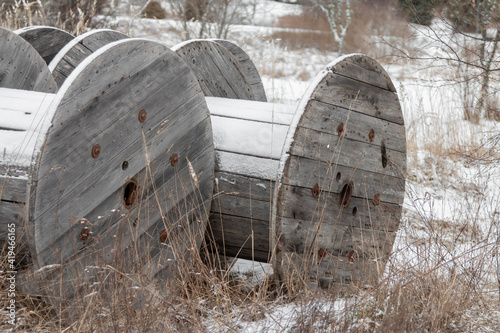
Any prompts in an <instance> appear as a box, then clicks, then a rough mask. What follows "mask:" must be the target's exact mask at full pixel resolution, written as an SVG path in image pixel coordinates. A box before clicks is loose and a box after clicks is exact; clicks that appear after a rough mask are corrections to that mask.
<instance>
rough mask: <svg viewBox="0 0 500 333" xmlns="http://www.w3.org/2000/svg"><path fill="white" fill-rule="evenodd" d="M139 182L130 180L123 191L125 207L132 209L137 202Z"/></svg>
mask: <svg viewBox="0 0 500 333" xmlns="http://www.w3.org/2000/svg"><path fill="white" fill-rule="evenodd" d="M137 196H138V195H137V182H136V181H135V180H129V181H128V182H127V184H125V188H124V189H123V205H124V206H125V208H127V209H130V208H132V206H134V205H135V203H136V202H137Z"/></svg>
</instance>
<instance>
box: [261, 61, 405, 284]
mask: <svg viewBox="0 0 500 333" xmlns="http://www.w3.org/2000/svg"><path fill="white" fill-rule="evenodd" d="M315 81H316V82H318V84H317V86H316V87H312V88H310V90H309V91H308V92H307V93H306V95H305V96H304V97H303V99H302V102H301V104H300V105H299V107H298V111H297V114H296V115H295V119H294V120H293V121H292V125H291V130H290V131H289V133H288V138H287V140H286V145H285V147H284V150H283V153H284V154H283V157H282V159H281V161H280V171H279V174H280V175H282V177H281V178H280V179H278V180H279V182H280V186H278V190H277V193H276V196H275V198H276V200H275V201H274V203H273V204H274V212H275V214H276V215H273V221H272V225H271V229H272V231H271V232H272V234H271V235H272V236H271V238H270V240H271V247H272V248H276V249H277V251H276V253H275V257H274V262H273V264H274V268H275V272H277V274H278V276H279V277H280V278H281V279H288V278H289V277H290V276H293V275H294V274H301V275H304V276H303V277H304V278H305V279H306V280H305V281H306V282H307V280H308V279H311V281H315V282H317V283H320V284H321V285H322V286H325V285H328V284H329V283H326V282H325V281H330V280H331V281H340V282H342V281H344V282H345V281H364V282H367V281H372V278H373V277H374V276H376V275H377V274H378V273H380V272H382V271H383V263H384V262H385V261H386V260H387V257H388V255H389V253H390V251H391V249H392V244H393V241H394V235H395V231H396V230H397V228H398V225H399V219H400V216H401V207H402V203H403V198H404V190H405V185H404V183H405V178H406V140H405V136H404V120H403V115H402V112H401V107H400V105H399V101H398V98H397V95H396V94H395V92H394V91H395V90H394V86H393V85H392V83H390V79H389V77H388V76H387V74H386V73H385V71H384V70H383V69H382V68H381V67H380V65H378V64H377V63H376V62H375V61H374V60H373V59H370V58H367V57H365V56H361V55H353V56H345V57H342V58H340V59H338V60H337V61H335V62H334V63H332V64H331V65H329V66H328V67H327V70H326V71H325V72H323V73H320V74H319V75H318V77H317V78H316V79H315ZM346 256H347V258H346ZM345 260H347V261H349V262H353V263H356V264H355V265H353V266H352V267H351V266H349V265H347V266H342V268H340V269H338V270H336V269H330V268H329V267H333V266H335V264H336V262H337V261H338V262H342V261H345ZM371 260H376V261H377V262H378V263H380V265H379V266H378V267H375V268H379V270H378V271H377V270H374V266H373V265H371V264H369V262H370V261H371ZM365 263H366V265H365ZM361 268H363V269H361Z"/></svg>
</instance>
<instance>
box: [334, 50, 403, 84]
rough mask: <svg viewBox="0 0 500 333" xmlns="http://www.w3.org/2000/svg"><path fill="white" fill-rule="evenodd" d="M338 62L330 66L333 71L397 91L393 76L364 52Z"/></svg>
mask: <svg viewBox="0 0 500 333" xmlns="http://www.w3.org/2000/svg"><path fill="white" fill-rule="evenodd" d="M336 62H338V63H339V65H337V64H332V65H331V66H330V68H331V70H332V72H333V73H336V74H339V75H343V76H346V77H348V78H351V79H354V80H358V81H361V82H364V83H368V84H371V85H373V86H376V87H379V88H382V89H386V90H389V91H392V92H394V93H395V92H396V88H395V87H394V84H393V83H392V80H391V78H390V77H389V75H388V74H387V72H386V71H385V69H384V68H383V67H382V66H380V64H379V63H378V62H377V61H376V60H374V59H371V58H368V57H366V56H364V55H362V54H350V55H348V56H347V57H344V58H339V59H337V60H336Z"/></svg>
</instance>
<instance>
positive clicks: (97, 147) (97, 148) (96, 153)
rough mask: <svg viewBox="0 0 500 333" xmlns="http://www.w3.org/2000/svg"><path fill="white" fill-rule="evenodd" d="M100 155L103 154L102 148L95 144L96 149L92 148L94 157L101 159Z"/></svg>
mask: <svg viewBox="0 0 500 333" xmlns="http://www.w3.org/2000/svg"><path fill="white" fill-rule="evenodd" d="M100 153H101V146H99V144H95V145H94V147H92V157H93V158H97V157H99V154H100Z"/></svg>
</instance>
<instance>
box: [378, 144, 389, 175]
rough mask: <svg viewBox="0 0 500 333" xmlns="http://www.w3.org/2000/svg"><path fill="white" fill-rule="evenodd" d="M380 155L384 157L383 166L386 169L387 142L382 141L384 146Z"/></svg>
mask: <svg viewBox="0 0 500 333" xmlns="http://www.w3.org/2000/svg"><path fill="white" fill-rule="evenodd" d="M380 154H381V155H382V166H383V167H384V169H385V167H386V166H387V161H388V159H387V150H386V149H385V142H384V141H382V145H381V146H380Z"/></svg>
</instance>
